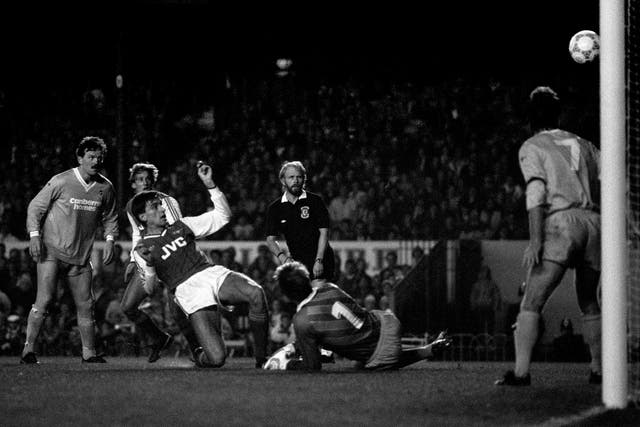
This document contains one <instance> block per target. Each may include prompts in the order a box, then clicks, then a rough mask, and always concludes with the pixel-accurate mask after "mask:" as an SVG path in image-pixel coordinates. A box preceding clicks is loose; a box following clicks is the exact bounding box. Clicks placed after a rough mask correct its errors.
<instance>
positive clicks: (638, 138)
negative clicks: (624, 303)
mask: <svg viewBox="0 0 640 427" xmlns="http://www.w3.org/2000/svg"><path fill="white" fill-rule="evenodd" d="M626 39H627V40H626V71H627V205H628V209H627V218H628V221H627V224H628V230H627V237H628V244H629V252H628V253H629V271H628V288H627V289H628V351H629V393H630V398H631V399H632V400H633V401H635V402H640V1H638V0H627V14H626Z"/></svg>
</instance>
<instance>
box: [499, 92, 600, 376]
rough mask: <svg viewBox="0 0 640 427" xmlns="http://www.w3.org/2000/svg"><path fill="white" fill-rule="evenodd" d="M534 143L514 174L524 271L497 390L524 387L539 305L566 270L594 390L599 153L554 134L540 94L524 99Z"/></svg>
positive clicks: (547, 103) (555, 103)
mask: <svg viewBox="0 0 640 427" xmlns="http://www.w3.org/2000/svg"><path fill="white" fill-rule="evenodd" d="M529 108H530V111H529V113H530V120H531V128H532V131H534V132H535V135H534V136H532V137H531V138H529V139H528V140H526V141H525V142H524V144H522V147H521V148H520V152H519V159H520V169H521V170H522V174H523V175H524V179H525V181H526V183H527V190H526V199H527V211H528V213H529V234H530V236H529V238H530V241H529V246H528V247H527V249H526V250H525V253H524V260H523V261H524V265H525V267H527V268H529V269H530V274H529V275H528V279H527V281H526V283H525V291H524V296H523V299H522V303H521V304H520V313H519V314H518V318H517V321H516V328H515V331H514V338H515V350H516V363H515V369H514V370H513V371H508V372H507V373H506V374H505V375H504V377H503V378H502V379H500V380H498V381H496V384H497V385H512V386H521V385H529V384H530V383H531V375H530V374H529V365H530V362H531V352H532V350H533V346H534V344H535V342H536V340H537V337H538V322H539V319H540V313H541V311H542V308H543V307H544V305H545V303H546V302H547V300H548V299H549V297H550V296H551V294H552V293H553V291H554V290H555V288H556V287H557V286H558V284H559V283H560V281H561V280H562V277H563V276H564V273H565V272H566V270H567V269H568V268H574V269H575V271H576V280H575V287H576V293H577V296H578V304H579V306H580V310H581V311H582V333H583V335H584V338H585V341H586V342H587V344H588V345H589V349H590V352H591V373H590V376H589V382H590V383H592V384H599V383H601V382H602V374H601V356H600V338H601V323H600V306H599V304H598V297H597V291H598V282H599V280H600V213H599V207H598V205H597V200H599V197H600V195H599V191H600V184H599V181H598V178H599V174H600V164H599V163H600V161H599V159H600V153H599V151H598V149H597V148H596V147H594V145H593V144H591V143H590V142H589V141H587V140H585V139H583V138H581V137H579V136H577V135H575V134H573V133H570V132H567V131H564V130H560V129H558V118H559V116H560V101H559V98H558V96H557V94H556V93H555V92H554V91H553V90H552V89H550V88H548V87H538V88H536V89H534V90H533V92H531V95H530V102H529Z"/></svg>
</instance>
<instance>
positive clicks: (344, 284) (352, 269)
mask: <svg viewBox="0 0 640 427" xmlns="http://www.w3.org/2000/svg"><path fill="white" fill-rule="evenodd" d="M357 273H358V272H357V270H356V262H355V261H354V260H353V259H351V258H349V259H348V260H346V261H345V262H344V272H343V273H342V275H341V276H340V279H339V280H338V283H336V284H337V285H338V286H339V287H340V289H342V290H343V291H345V292H346V293H347V294H349V295H355V294H356V292H357V290H358V275H357Z"/></svg>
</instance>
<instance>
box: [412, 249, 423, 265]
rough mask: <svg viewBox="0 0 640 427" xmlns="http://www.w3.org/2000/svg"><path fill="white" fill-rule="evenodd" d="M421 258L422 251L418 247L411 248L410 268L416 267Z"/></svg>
mask: <svg viewBox="0 0 640 427" xmlns="http://www.w3.org/2000/svg"><path fill="white" fill-rule="evenodd" d="M423 256H424V250H423V249H422V248H421V247H420V246H416V247H415V248H413V249H412V250H411V267H415V266H416V265H418V263H419V262H420V260H421V259H422V257H423Z"/></svg>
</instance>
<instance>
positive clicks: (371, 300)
mask: <svg viewBox="0 0 640 427" xmlns="http://www.w3.org/2000/svg"><path fill="white" fill-rule="evenodd" d="M362 307H363V308H364V309H365V310H367V311H372V310H376V309H377V308H378V307H377V302H376V297H375V295H373V294H367V296H365V297H364V301H363V304H362Z"/></svg>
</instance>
